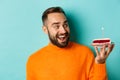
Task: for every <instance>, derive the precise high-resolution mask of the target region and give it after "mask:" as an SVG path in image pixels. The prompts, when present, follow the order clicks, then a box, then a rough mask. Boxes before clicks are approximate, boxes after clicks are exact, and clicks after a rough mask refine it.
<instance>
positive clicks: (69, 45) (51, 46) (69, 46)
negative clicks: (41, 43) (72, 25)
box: [48, 42, 72, 50]
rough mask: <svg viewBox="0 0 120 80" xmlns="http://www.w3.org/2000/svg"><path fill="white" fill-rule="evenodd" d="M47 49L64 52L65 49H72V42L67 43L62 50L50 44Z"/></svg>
mask: <svg viewBox="0 0 120 80" xmlns="http://www.w3.org/2000/svg"><path fill="white" fill-rule="evenodd" d="M48 47H49V48H51V49H56V50H66V49H70V48H71V47H72V42H69V43H68V45H67V46H66V47H64V48H60V47H58V46H56V45H54V44H52V43H51V42H50V43H49V44H48Z"/></svg>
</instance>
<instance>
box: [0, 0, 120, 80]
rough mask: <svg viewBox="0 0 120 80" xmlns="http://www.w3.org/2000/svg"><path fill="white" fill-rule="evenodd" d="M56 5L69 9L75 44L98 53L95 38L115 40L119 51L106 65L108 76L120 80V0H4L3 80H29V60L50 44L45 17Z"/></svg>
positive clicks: (0, 33)
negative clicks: (95, 50)
mask: <svg viewBox="0 0 120 80" xmlns="http://www.w3.org/2000/svg"><path fill="white" fill-rule="evenodd" d="M52 6H60V7H62V8H63V9H64V10H65V12H66V14H67V17H68V21H69V24H70V28H71V40H72V41H75V42H77V43H79V44H84V45H86V46H88V47H90V48H91V49H92V50H93V52H94V48H93V47H92V46H91V42H92V40H93V39H95V38H103V37H107V38H111V40H112V41H113V42H114V43H115V48H114V50H113V51H112V53H111V54H110V55H109V57H108V59H107V62H106V66H107V72H108V77H109V80H120V0H0V80H25V79H26V62H27V59H28V57H29V56H30V55H31V54H32V53H34V52H35V51H37V50H38V49H40V48H42V47H43V46H45V45H47V44H48V43H49V40H48V37H47V35H46V34H45V33H44V32H43V31H42V21H41V16H42V12H43V11H44V10H45V9H47V8H48V7H52ZM102 26H103V27H104V36H102V30H101V27H102Z"/></svg>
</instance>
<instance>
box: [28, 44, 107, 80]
mask: <svg viewBox="0 0 120 80" xmlns="http://www.w3.org/2000/svg"><path fill="white" fill-rule="evenodd" d="M26 68H27V69H26V70H27V80H106V79H107V75H106V67H105V64H95V62H94V56H93V53H92V51H91V50H90V49H89V48H88V47H86V46H83V45H79V44H77V43H73V42H70V43H69V45H68V46H67V47H66V48H59V47H57V46H55V45H53V44H51V43H50V44H48V46H46V47H44V48H42V49H41V50H39V51H37V52H35V53H34V54H33V55H31V56H30V57H29V59H28V62H27V67H26Z"/></svg>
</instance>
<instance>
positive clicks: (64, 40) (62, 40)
mask: <svg viewBox="0 0 120 80" xmlns="http://www.w3.org/2000/svg"><path fill="white" fill-rule="evenodd" d="M67 39H68V36H66V35H65V36H64V37H57V40H58V42H60V43H63V42H66V41H67Z"/></svg>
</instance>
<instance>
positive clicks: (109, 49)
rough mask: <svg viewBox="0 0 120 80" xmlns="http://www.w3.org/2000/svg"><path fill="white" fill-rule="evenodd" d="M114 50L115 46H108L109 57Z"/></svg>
mask: <svg viewBox="0 0 120 80" xmlns="http://www.w3.org/2000/svg"><path fill="white" fill-rule="evenodd" d="M113 48H114V44H110V45H108V51H107V55H109V54H110V52H111V51H112V50H113Z"/></svg>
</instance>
